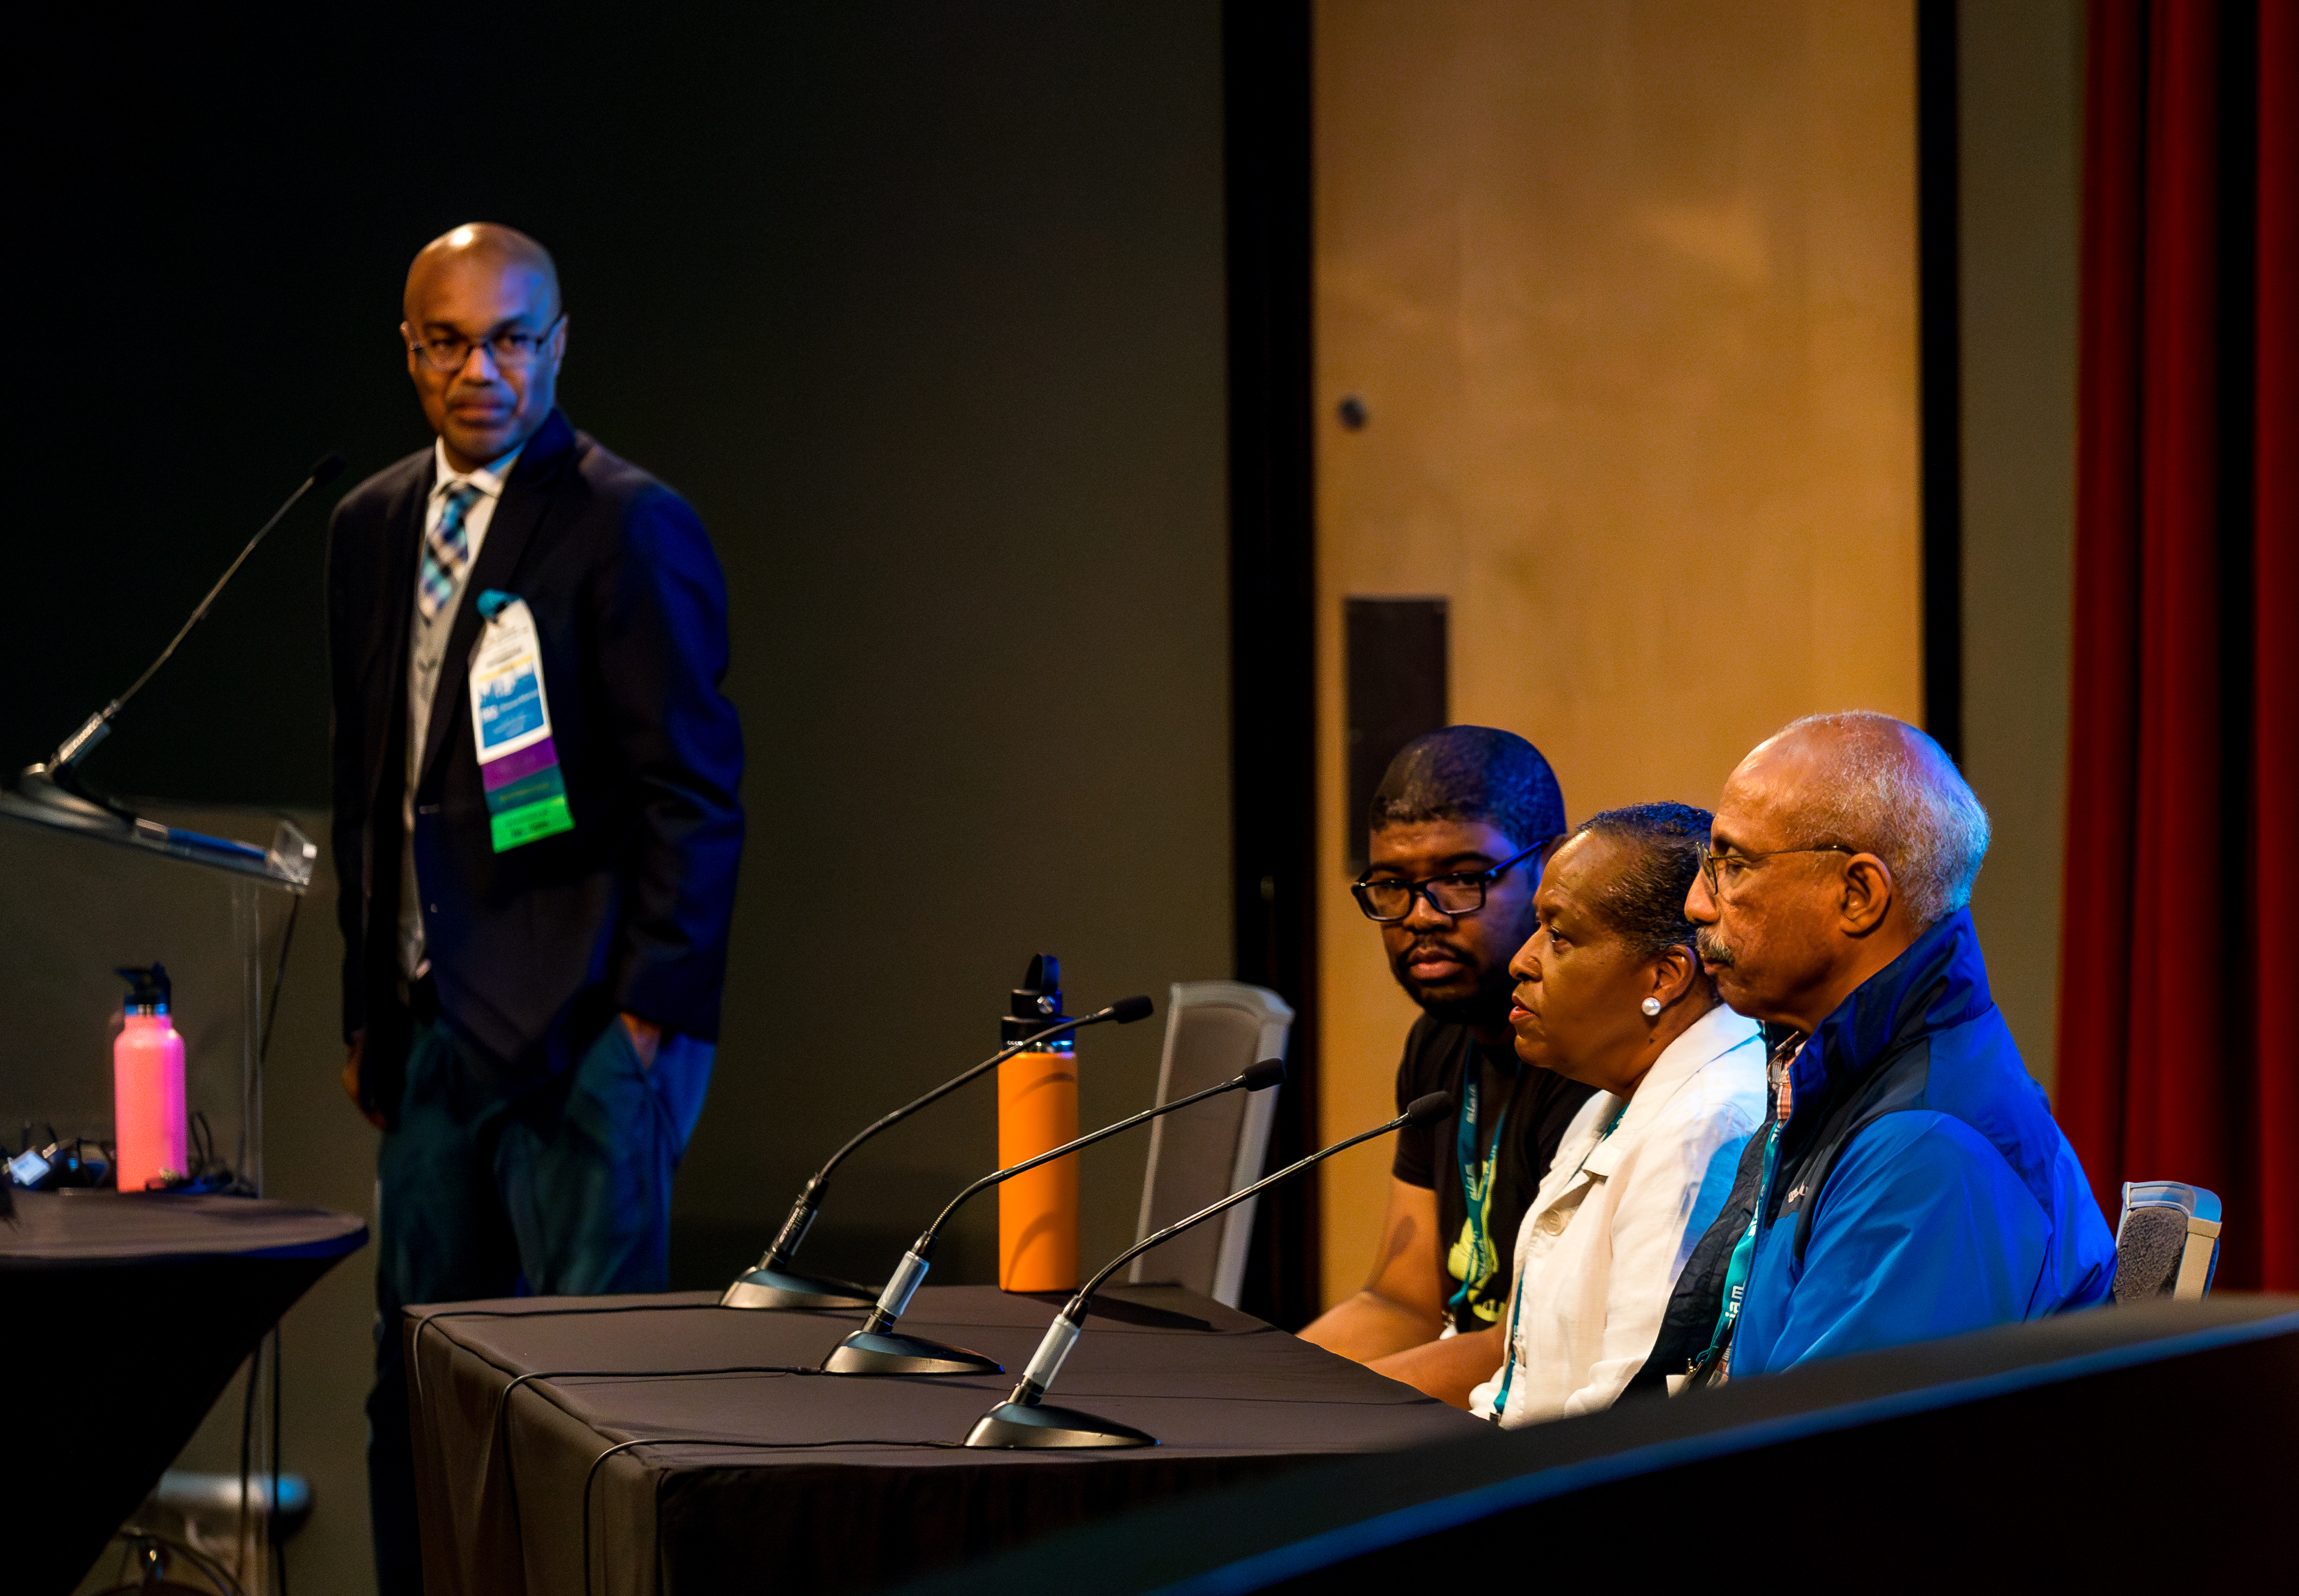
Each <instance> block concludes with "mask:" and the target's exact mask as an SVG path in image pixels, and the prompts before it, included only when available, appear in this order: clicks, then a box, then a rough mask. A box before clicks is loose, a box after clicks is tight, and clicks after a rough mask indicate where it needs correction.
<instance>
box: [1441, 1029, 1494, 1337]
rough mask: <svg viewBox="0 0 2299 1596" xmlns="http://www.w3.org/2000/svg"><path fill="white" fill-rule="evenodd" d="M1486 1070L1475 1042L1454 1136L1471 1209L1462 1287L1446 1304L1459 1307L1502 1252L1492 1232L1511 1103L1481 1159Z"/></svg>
mask: <svg viewBox="0 0 2299 1596" xmlns="http://www.w3.org/2000/svg"><path fill="white" fill-rule="evenodd" d="M1483 1073H1484V1061H1483V1060H1482V1059H1481V1058H1479V1057H1478V1056H1477V1049H1476V1045H1475V1044H1474V1043H1471V1044H1470V1046H1469V1063H1468V1068H1467V1069H1465V1070H1464V1071H1462V1081H1463V1084H1462V1087H1461V1118H1460V1122H1459V1123H1460V1129H1459V1132H1458V1134H1457V1136H1456V1137H1455V1138H1454V1145H1453V1162H1455V1163H1457V1164H1458V1165H1459V1166H1460V1170H1461V1196H1462V1198H1463V1200H1464V1201H1465V1203H1466V1205H1467V1207H1468V1211H1469V1257H1468V1261H1467V1263H1466V1265H1465V1267H1464V1268H1463V1269H1462V1270H1461V1288H1460V1290H1458V1291H1457V1292H1455V1293H1454V1294H1453V1298H1452V1301H1451V1302H1448V1303H1447V1304H1446V1306H1447V1307H1448V1308H1452V1309H1458V1308H1459V1307H1460V1306H1461V1304H1462V1303H1464V1302H1467V1301H1468V1300H1469V1293H1470V1292H1471V1291H1472V1290H1473V1289H1475V1287H1476V1286H1478V1284H1479V1283H1480V1282H1481V1281H1484V1280H1487V1279H1490V1278H1491V1277H1492V1272H1493V1269H1494V1268H1495V1267H1496V1266H1497V1265H1498V1263H1499V1262H1500V1255H1499V1254H1498V1253H1495V1252H1494V1251H1493V1244H1492V1241H1491V1238H1490V1233H1489V1231H1490V1225H1491V1223H1492V1206H1493V1184H1494V1179H1495V1178H1496V1177H1497V1176H1498V1174H1499V1172H1500V1164H1501V1129H1502V1127H1504V1126H1506V1124H1507V1123H1508V1107H1507V1105H1506V1104H1503V1105H1502V1107H1501V1112H1500V1118H1498V1119H1497V1120H1495V1121H1493V1145H1492V1150H1491V1151H1490V1152H1489V1153H1487V1154H1485V1156H1484V1158H1483V1160H1482V1161H1480V1160H1479V1159H1478V1157H1477V1078H1478V1077H1479V1076H1480V1075H1481V1074H1483Z"/></svg>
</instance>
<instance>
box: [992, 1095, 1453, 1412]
mask: <svg viewBox="0 0 2299 1596" xmlns="http://www.w3.org/2000/svg"><path fill="white" fill-rule="evenodd" d="M1451 1112H1453V1099H1452V1098H1451V1096H1448V1094H1446V1093H1443V1092H1432V1093H1430V1094H1429V1095H1428V1096H1425V1097H1415V1099H1414V1100H1413V1101H1412V1102H1411V1103H1409V1104H1406V1107H1405V1112H1403V1113H1401V1114H1399V1115H1398V1116H1397V1118H1395V1119H1394V1120H1391V1121H1390V1122H1389V1123H1388V1124H1386V1125H1376V1126H1374V1128H1373V1129H1371V1130H1365V1131H1360V1132H1358V1133H1357V1135H1356V1136H1353V1137H1349V1138H1348V1139H1347V1140H1345V1141H1339V1142H1335V1143H1334V1144H1333V1145H1332V1146H1330V1147H1320V1148H1319V1149H1318V1150H1317V1151H1316V1152H1315V1153H1312V1154H1309V1156H1308V1157H1307V1158H1305V1159H1302V1160H1301V1161H1299V1162H1298V1163H1290V1164H1287V1165H1286V1166H1285V1167H1284V1168H1283V1169H1282V1170H1278V1171H1277V1172H1276V1173H1275V1174H1274V1175H1265V1176H1263V1177H1262V1178H1260V1179H1258V1180H1257V1181H1255V1182H1254V1183H1253V1184H1252V1185H1251V1186H1249V1187H1245V1188H1244V1189H1243V1190H1241V1191H1233V1192H1232V1193H1230V1195H1228V1196H1226V1197H1224V1198H1223V1199H1222V1200H1221V1201H1220V1202H1218V1203H1208V1204H1207V1205H1206V1206H1205V1207H1203V1208H1200V1209H1199V1210H1198V1211H1197V1212H1195V1213H1193V1214H1191V1215H1190V1217H1189V1218H1187V1219H1185V1220H1176V1221H1174V1223H1173V1224H1170V1225H1168V1226H1166V1228H1164V1229H1163V1230H1160V1231H1158V1233H1157V1234H1156V1235H1154V1236H1143V1237H1142V1238H1141V1240H1140V1241H1137V1242H1135V1243H1134V1244H1133V1245H1132V1246H1130V1247H1128V1248H1126V1249H1125V1251H1124V1252H1123V1253H1119V1254H1118V1255H1117V1256H1116V1257H1115V1258H1113V1259H1111V1260H1110V1261H1108V1263H1106V1264H1104V1265H1102V1267H1101V1269H1100V1272H1098V1273H1097V1274H1096V1275H1095V1276H1094V1277H1093V1278H1092V1279H1091V1280H1088V1281H1087V1282H1086V1283H1085V1284H1084V1285H1083V1286H1079V1287H1078V1290H1077V1294H1076V1295H1075V1296H1074V1297H1072V1298H1071V1299H1070V1300H1069V1302H1068V1303H1067V1305H1065V1306H1064V1307H1063V1309H1062V1311H1061V1312H1060V1313H1059V1314H1058V1315H1056V1316H1055V1319H1054V1322H1053V1323H1052V1324H1050V1325H1049V1326H1047V1327H1046V1336H1045V1339H1044V1340H1042V1341H1041V1342H1040V1343H1039V1344H1038V1350H1037V1352H1035V1353H1033V1355H1032V1356H1031V1359H1030V1365H1029V1367H1028V1368H1027V1369H1024V1370H1023V1372H1022V1381H1021V1384H1019V1385H1016V1386H1015V1387H1014V1394H1013V1395H1011V1396H1009V1397H1008V1398H1007V1399H1006V1400H1005V1401H1004V1402H1000V1403H999V1404H998V1405H997V1406H996V1407H994V1408H992V1409H991V1410H990V1411H989V1412H987V1413H985V1414H984V1415H983V1416H982V1417H981V1418H979V1419H977V1420H975V1426H974V1428H973V1430H972V1431H970V1432H969V1433H968V1434H967V1437H966V1444H967V1445H968V1446H973V1447H997V1448H1006V1449H1026V1450H1035V1449H1039V1448H1066V1447H1083V1446H1155V1445H1157V1444H1158V1437H1156V1436H1155V1435H1150V1434H1148V1433H1147V1432H1145V1431H1142V1430H1137V1429H1135V1428H1134V1427H1133V1426H1131V1425H1124V1424H1118V1423H1116V1422H1114V1421H1112V1420H1110V1419H1107V1418H1095V1417H1094V1416H1093V1415H1092V1414H1091V1413H1081V1412H1080V1411H1078V1410H1076V1409H1075V1408H1057V1407H1050V1406H1048V1405H1046V1404H1044V1403H1042V1402H1040V1401H1039V1400H1038V1399H1039V1398H1040V1397H1042V1396H1043V1395H1044V1394H1045V1393H1046V1387H1047V1386H1049V1385H1052V1384H1053V1383H1054V1377H1055V1376H1056V1375H1058V1374H1059V1373H1060V1372H1061V1368H1062V1360H1063V1359H1065V1358H1067V1357H1068V1356H1069V1352H1070V1348H1071V1347H1073V1346H1075V1344H1077V1338H1078V1332H1079V1331H1080V1330H1081V1329H1083V1327H1084V1326H1085V1316H1086V1312H1087V1311H1088V1309H1089V1307H1090V1306H1091V1302H1092V1301H1093V1294H1094V1293H1095V1292H1096V1291H1097V1290H1099V1289H1100V1286H1101V1284H1102V1282H1103V1281H1105V1280H1107V1279H1108V1278H1110V1276H1112V1275H1114V1274H1116V1272H1117V1271H1118V1270H1119V1269H1124V1268H1125V1266H1126V1265H1127V1264H1128V1263H1130V1262H1132V1261H1133V1260H1134V1259H1136V1258H1138V1257H1140V1256H1141V1254H1142V1253H1146V1252H1148V1251H1149V1250H1150V1248H1152V1247H1154V1246H1157V1245H1159V1244H1161V1243H1164V1242H1168V1241H1171V1240H1173V1239H1174V1237H1175V1236H1179V1235H1180V1234H1181V1233H1182V1232H1183V1231H1184V1230H1187V1229H1188V1228H1190V1227H1191V1226H1192V1225H1197V1224H1201V1223H1203V1222H1204V1221H1205V1220H1209V1219H1211V1218H1213V1217H1214V1215H1216V1214H1217V1213H1219V1212H1221V1211H1223V1210H1224V1209H1225V1208H1232V1207H1234V1206H1236V1205H1237V1204H1238V1203H1242V1202H1244V1201H1245V1200H1246V1199H1247V1198H1248V1197H1251V1196H1254V1195H1257V1194H1259V1193H1260V1192H1263V1191H1265V1190H1266V1189H1267V1188H1269V1187H1273V1186H1275V1185H1276V1184H1277V1183H1278V1182H1279V1181H1281V1180H1291V1178H1293V1177H1294V1176H1296V1175H1298V1174H1299V1173H1300V1172H1301V1171H1302V1170H1306V1169H1307V1168H1308V1167H1309V1166H1310V1165H1312V1164H1314V1163H1317V1162H1322V1161H1323V1160H1324V1159H1328V1158H1331V1157H1332V1155H1333V1154H1336V1153H1340V1152H1344V1151H1346V1150H1347V1149H1349V1148H1350V1147H1354V1146H1356V1145H1357V1144H1358V1143H1359V1142H1369V1141H1371V1140H1373V1138H1374V1137H1377V1136H1387V1135H1388V1134H1389V1133H1390V1131H1392V1130H1401V1129H1404V1128H1405V1127H1406V1126H1407V1125H1416V1126H1418V1125H1434V1124H1435V1123H1437V1121H1440V1120H1442V1119H1444V1118H1445V1117H1446V1116H1447V1115H1448V1114H1450V1113H1451Z"/></svg>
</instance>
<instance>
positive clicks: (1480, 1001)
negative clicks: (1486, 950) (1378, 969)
mask: <svg viewBox="0 0 2299 1596" xmlns="http://www.w3.org/2000/svg"><path fill="white" fill-rule="evenodd" d="M1428 947H1435V948H1438V949H1440V950H1441V951H1442V952H1443V953H1444V955H1445V956H1446V957H1448V958H1450V959H1455V960H1457V961H1459V962H1460V963H1463V964H1465V965H1466V966H1468V967H1469V968H1470V969H1473V970H1477V963H1476V960H1475V958H1474V956H1473V955H1471V954H1470V953H1469V951H1468V950H1467V949H1466V948H1465V947H1461V946H1460V945H1459V944H1457V943H1454V942H1449V941H1447V940H1446V939H1444V938H1442V937H1425V938H1422V939H1419V940H1416V941H1415V942H1414V943H1413V944H1412V945H1411V946H1410V947H1407V948H1406V950H1405V951H1404V952H1403V953H1401V954H1398V955H1396V956H1395V957H1394V958H1392V959H1390V962H1389V967H1390V972H1391V973H1393V974H1394V975H1395V976H1396V977H1397V984H1398V985H1399V986H1401V987H1403V988H1405V995H1406V996H1407V997H1410V998H1411V999H1413V1001H1414V1002H1415V1003H1417V1004H1419V1005H1421V1009H1422V1012H1423V1013H1425V1014H1427V1015H1428V1016H1429V1017H1430V1018H1431V1019H1432V1020H1434V1021H1437V1022H1438V1023H1439V1024H1440V1025H1466V1026H1469V1027H1470V1028H1472V1029H1473V1030H1506V1029H1507V1028H1508V1013H1509V1005H1510V1003H1511V1002H1512V1001H1513V994H1514V992H1515V988H1516V977H1515V976H1513V975H1511V974H1510V973H1509V972H1508V966H1507V965H1506V964H1494V965H1488V966H1486V967H1485V968H1483V969H1481V970H1477V984H1476V988H1475V990H1473V992H1471V993H1470V994H1469V995H1468V996H1465V997H1432V996H1430V994H1429V990H1428V988H1426V987H1424V986H1423V985H1422V983H1421V982H1419V981H1417V980H1415V979H1414V978H1413V976H1412V973H1411V972H1410V968H1409V967H1410V966H1411V964H1412V963H1413V955H1415V953H1416V952H1418V951H1420V950H1421V949H1423V948H1428ZM1449 984H1450V983H1448V985H1449Z"/></svg>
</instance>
